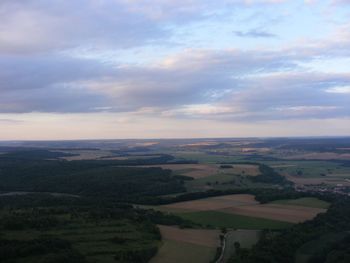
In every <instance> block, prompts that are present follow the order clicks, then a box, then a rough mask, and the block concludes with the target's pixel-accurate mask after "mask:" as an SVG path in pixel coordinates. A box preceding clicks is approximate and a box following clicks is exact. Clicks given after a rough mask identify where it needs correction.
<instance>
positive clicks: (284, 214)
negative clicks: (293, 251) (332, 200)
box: [156, 194, 329, 229]
mask: <svg viewBox="0 0 350 263" xmlns="http://www.w3.org/2000/svg"><path fill="white" fill-rule="evenodd" d="M328 205H329V204H328V203H327V202H324V201H321V200H318V199H315V198H305V199H297V200H287V201H286V200H279V201H275V202H272V203H268V204H260V203H259V202H257V201H256V200H255V198H254V196H253V195H249V194H238V195H227V196H219V197H211V198H205V199H200V200H193V201H186V202H179V203H174V204H169V205H163V206H159V207H158V208H156V209H160V210H161V211H168V212H173V213H176V214H178V215H180V216H181V217H183V218H185V219H188V220H192V221H193V222H196V223H199V224H202V225H210V226H214V227H229V228H242V229H263V228H281V227H285V226H288V225H289V224H294V223H300V222H304V221H306V220H310V219H312V218H314V217H315V216H316V215H318V214H320V213H324V212H326V210H327V209H326V208H327V207H328Z"/></svg>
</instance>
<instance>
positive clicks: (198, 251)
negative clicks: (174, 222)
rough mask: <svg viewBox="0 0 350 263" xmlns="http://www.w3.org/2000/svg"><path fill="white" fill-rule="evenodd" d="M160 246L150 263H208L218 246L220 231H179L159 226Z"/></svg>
mask: <svg viewBox="0 0 350 263" xmlns="http://www.w3.org/2000/svg"><path fill="white" fill-rule="evenodd" d="M159 228H160V232H161V235H162V239H163V241H162V245H161V247H160V249H159V251H158V253H157V255H156V256H155V257H154V258H153V259H152V260H151V261H150V263H163V262H164V263H176V262H184V263H187V262H188V263H191V262H198V263H202V262H203V263H205V262H208V263H209V262H210V261H211V260H212V259H213V258H214V256H215V252H216V248H217V247H218V246H219V245H220V239H219V235H220V231H218V230H208V229H179V228H177V227H172V226H159Z"/></svg>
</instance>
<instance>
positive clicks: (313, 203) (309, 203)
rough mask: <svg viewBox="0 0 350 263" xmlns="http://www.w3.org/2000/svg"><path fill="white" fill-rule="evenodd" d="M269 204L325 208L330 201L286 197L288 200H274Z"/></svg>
mask: <svg viewBox="0 0 350 263" xmlns="http://www.w3.org/2000/svg"><path fill="white" fill-rule="evenodd" d="M271 204H282V205H293V206H304V207H313V208H323V209H327V208H328V207H329V206H330V203H328V202H326V201H322V200H320V199H317V198H314V197H303V198H299V199H288V200H276V201H273V202H271Z"/></svg>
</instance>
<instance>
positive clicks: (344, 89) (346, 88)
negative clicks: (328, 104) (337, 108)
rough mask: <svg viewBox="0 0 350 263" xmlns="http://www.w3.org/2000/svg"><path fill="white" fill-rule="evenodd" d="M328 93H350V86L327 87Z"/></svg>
mask: <svg viewBox="0 0 350 263" xmlns="http://www.w3.org/2000/svg"><path fill="white" fill-rule="evenodd" d="M326 92H328V93H336V94H350V86H338V87H331V88H328V89H326Z"/></svg>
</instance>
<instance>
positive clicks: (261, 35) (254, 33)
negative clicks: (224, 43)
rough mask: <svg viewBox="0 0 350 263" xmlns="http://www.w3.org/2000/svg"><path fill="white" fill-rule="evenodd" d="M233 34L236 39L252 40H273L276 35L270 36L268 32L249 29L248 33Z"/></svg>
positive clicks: (238, 32)
mask: <svg viewBox="0 0 350 263" xmlns="http://www.w3.org/2000/svg"><path fill="white" fill-rule="evenodd" d="M234 34H235V35H236V36H238V37H252V38H274V37H277V35H275V34H272V33H270V32H268V31H265V30H262V29H258V28H255V29H251V30H248V31H240V30H237V31H234Z"/></svg>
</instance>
